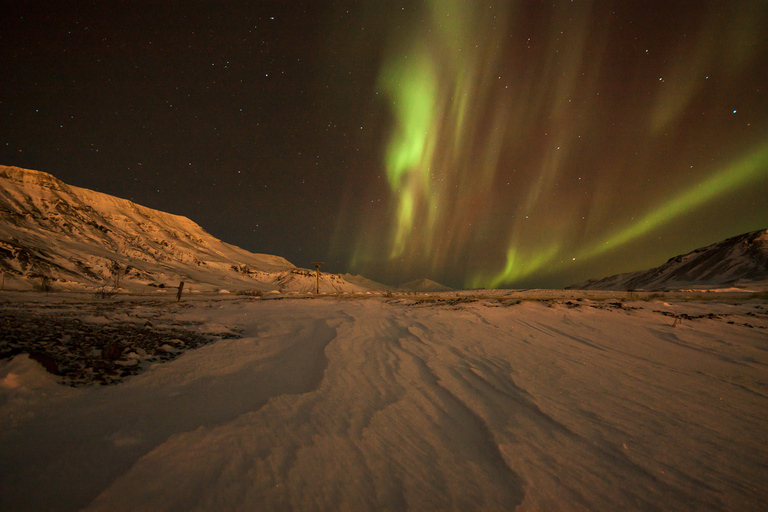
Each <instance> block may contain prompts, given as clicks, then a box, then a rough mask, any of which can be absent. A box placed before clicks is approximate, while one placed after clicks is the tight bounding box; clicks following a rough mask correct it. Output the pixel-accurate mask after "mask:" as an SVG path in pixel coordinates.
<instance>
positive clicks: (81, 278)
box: [0, 166, 364, 292]
mask: <svg viewBox="0 0 768 512" xmlns="http://www.w3.org/2000/svg"><path fill="white" fill-rule="evenodd" d="M0 185H2V186H1V187H0V271H2V272H3V274H4V277H5V283H4V286H5V287H6V288H17V289H29V288H31V287H33V286H40V285H41V283H42V281H43V280H44V279H45V280H47V281H50V282H52V284H53V285H54V286H55V287H59V288H64V289H86V290H87V289H95V288H101V287H103V286H109V287H111V286H114V285H115V284H116V283H118V282H119V285H120V287H121V288H122V289H125V290H130V291H146V290H148V289H151V288H148V287H152V286H154V289H155V290H158V289H159V290H162V289H163V288H164V287H166V286H178V284H179V282H180V281H185V283H187V284H186V286H187V290H190V289H191V290H192V291H197V290H203V291H205V290H214V289H217V288H220V289H227V290H230V291H232V292H236V291H240V290H255V291H270V290H278V291H283V290H290V291H310V290H314V289H315V285H316V281H315V275H314V273H309V271H306V270H303V269H297V268H296V267H295V266H294V265H293V264H291V263H290V262H288V261H287V260H286V259H284V258H282V257H280V256H273V255H268V254H254V253H251V252H248V251H246V250H244V249H241V248H239V247H235V246H233V245H230V244H227V243H225V242H223V241H221V240H219V239H217V238H215V237H213V236H212V235H210V234H209V233H207V232H206V231H205V230H204V229H203V228H202V227H200V226H199V225H197V224H196V223H195V222H193V221H192V220H190V219H188V218H186V217H183V216H180V215H173V214H171V213H167V212H162V211H159V210H154V209H152V208H147V207H145V206H141V205H138V204H136V203H133V202H131V201H129V200H127V199H121V198H118V197H114V196H110V195H108V194H103V193H101V192H95V191H93V190H88V189H84V188H79V187H74V186H71V185H67V184H66V183H64V182H62V181H60V180H58V179H57V178H55V177H53V176H51V175H50V174H47V173H44V172H40V171H33V170H28V169H21V168H18V167H6V166H0ZM320 285H321V286H320V287H321V292H322V291H326V292H337V291H363V290H364V288H363V287H361V286H359V285H353V284H351V283H347V282H346V281H344V280H343V279H342V278H341V277H339V276H330V275H328V274H325V275H324V276H323V278H322V279H321V283H320Z"/></svg>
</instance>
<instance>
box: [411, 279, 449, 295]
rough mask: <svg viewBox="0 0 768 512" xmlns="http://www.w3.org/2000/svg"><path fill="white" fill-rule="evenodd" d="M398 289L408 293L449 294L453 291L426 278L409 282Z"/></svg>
mask: <svg viewBox="0 0 768 512" xmlns="http://www.w3.org/2000/svg"><path fill="white" fill-rule="evenodd" d="M397 288H398V289H399V290H404V291H408V292H449V291H452V290H453V288H448V287H447V286H445V285H442V284H440V283H438V282H436V281H432V280H431V279H426V278H422V279H414V280H413V281H408V282H407V283H403V284H401V285H400V286H398V287H397Z"/></svg>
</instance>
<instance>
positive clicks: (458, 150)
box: [361, 0, 506, 268]
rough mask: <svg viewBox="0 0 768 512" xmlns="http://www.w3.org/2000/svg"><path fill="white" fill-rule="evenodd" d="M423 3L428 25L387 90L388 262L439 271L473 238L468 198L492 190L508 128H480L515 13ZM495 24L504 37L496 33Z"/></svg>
mask: <svg viewBox="0 0 768 512" xmlns="http://www.w3.org/2000/svg"><path fill="white" fill-rule="evenodd" d="M423 7H424V9H425V13H424V15H425V17H424V20H425V21H424V22H423V23H420V24H418V25H414V26H413V31H411V32H409V35H408V37H407V38H405V39H398V40H397V41H396V44H395V45H394V48H393V51H392V53H391V54H390V55H389V57H388V58H387V59H386V61H385V65H384V66H383V67H382V70H381V72H380V74H379V80H378V85H379V87H381V88H382V89H383V92H384V93H385V94H386V97H387V100H388V106H389V108H390V111H391V113H392V116H393V127H392V133H391V134H390V136H389V139H388V141H387V144H386V148H385V149H386V151H385V157H384V164H385V168H386V175H387V182H388V184H389V188H390V191H391V193H392V199H391V203H390V211H389V215H390V216H391V222H390V223H389V226H388V227H389V233H388V234H387V235H388V238H387V244H388V250H389V259H390V260H394V259H397V260H398V261H399V262H402V263H403V265H414V266H431V267H432V268H437V267H441V266H444V265H445V260H444V258H446V257H447V255H450V254H451V250H450V247H451V246H452V245H453V244H455V243H466V241H467V240H468V239H469V238H470V237H471V235H472V232H471V230H470V229H469V226H467V227H462V226H461V225H459V226H457V225H456V224H457V223H459V224H461V221H462V220H463V218H466V215H462V213H461V212H463V211H464V210H467V209H472V205H470V204H466V203H467V198H471V197H479V196H483V195H485V194H486V193H487V192H488V190H489V189H490V187H491V184H492V180H493V174H494V172H495V170H496V164H497V162H496V160H495V159H489V158H488V156H493V157H495V158H498V154H499V149H498V148H499V147H500V143H499V141H498V140H496V139H498V138H500V137H502V135H503V130H502V128H503V126H502V125H501V123H499V122H497V121H496V120H495V119H494V120H492V121H491V127H492V129H491V130H488V129H487V128H485V129H484V130H482V131H478V130H479V128H478V127H479V123H478V120H479V117H478V116H479V113H482V112H484V111H485V109H486V108H487V107H488V105H489V103H491V102H494V101H495V99H493V98H489V90H490V87H489V86H488V84H495V82H493V81H492V79H491V77H492V76H494V73H495V71H494V63H495V62H496V59H497V57H498V50H497V48H498V47H499V43H500V42H501V41H502V40H503V38H504V37H505V33H506V32H505V30H503V29H502V28H501V27H502V26H503V22H502V21H501V20H503V19H504V18H505V12H506V9H505V5H504V2H501V3H498V1H497V0H494V1H492V2H491V5H488V4H483V5H479V4H474V3H467V2H464V1H461V0H430V1H427V2H425V4H424V6H423ZM497 17H498V18H499V20H498V21H495V20H496V18H497ZM492 28H494V29H495V28H498V31H496V32H495V33H494V34H493V36H490V35H489V34H488V31H489V30H490V29H492ZM495 78H496V79H498V76H497V75H496V76H495ZM499 110H501V109H498V108H496V109H492V111H494V112H498V111H499ZM477 146H484V147H485V150H484V151H482V152H481V154H482V155H483V157H482V158H477V157H476V156H475V155H473V154H472V151H473V150H474V149H475V148H476V147H477ZM468 213H469V214H472V211H470V212H468ZM361 252H365V249H364V248H363V249H361Z"/></svg>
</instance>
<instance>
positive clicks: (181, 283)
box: [176, 281, 184, 302]
mask: <svg viewBox="0 0 768 512" xmlns="http://www.w3.org/2000/svg"><path fill="white" fill-rule="evenodd" d="M183 289H184V281H182V282H180V283H179V293H177V294H176V302H179V301H180V300H181V290H183Z"/></svg>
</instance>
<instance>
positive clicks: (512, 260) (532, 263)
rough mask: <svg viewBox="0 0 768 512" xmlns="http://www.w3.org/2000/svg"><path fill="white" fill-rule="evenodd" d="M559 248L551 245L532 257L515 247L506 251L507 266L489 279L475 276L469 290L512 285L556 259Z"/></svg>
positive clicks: (556, 245)
mask: <svg viewBox="0 0 768 512" xmlns="http://www.w3.org/2000/svg"><path fill="white" fill-rule="evenodd" d="M559 252H560V246H559V245H558V244H553V245H551V246H550V247H547V248H545V249H543V250H540V251H537V252H535V253H534V254H533V255H530V254H521V251H519V250H518V249H516V248H515V247H510V248H509V250H508V251H507V264H506V265H505V266H504V269H503V270H502V271H501V272H499V273H498V274H496V275H495V276H494V277H492V278H490V279H486V278H483V277H481V276H475V277H474V278H473V279H472V281H471V282H470V284H469V286H470V288H498V287H500V286H503V285H505V284H509V283H514V282H516V281H519V280H520V279H522V278H524V277H527V276H529V275H532V274H534V273H536V272H537V271H539V270H541V269H542V268H543V267H544V266H545V265H548V264H549V263H551V262H552V260H554V259H555V257H557V255H558V253H559Z"/></svg>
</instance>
